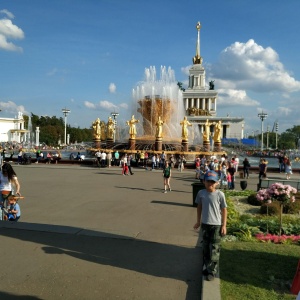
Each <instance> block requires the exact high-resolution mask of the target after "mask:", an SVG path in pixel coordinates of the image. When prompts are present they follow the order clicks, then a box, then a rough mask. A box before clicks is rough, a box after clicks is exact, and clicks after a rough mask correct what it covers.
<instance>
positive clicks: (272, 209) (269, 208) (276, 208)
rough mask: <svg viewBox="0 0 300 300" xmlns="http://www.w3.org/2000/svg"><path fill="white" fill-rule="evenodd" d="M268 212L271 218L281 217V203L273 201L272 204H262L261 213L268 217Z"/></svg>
mask: <svg viewBox="0 0 300 300" xmlns="http://www.w3.org/2000/svg"><path fill="white" fill-rule="evenodd" d="M267 212H268V215H269V216H274V215H279V213H280V203H279V201H273V202H272V203H270V204H266V203H264V204H262V206H261V207H260V213H261V214H262V215H266V214H267Z"/></svg>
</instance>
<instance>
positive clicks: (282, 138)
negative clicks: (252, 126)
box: [249, 125, 300, 150]
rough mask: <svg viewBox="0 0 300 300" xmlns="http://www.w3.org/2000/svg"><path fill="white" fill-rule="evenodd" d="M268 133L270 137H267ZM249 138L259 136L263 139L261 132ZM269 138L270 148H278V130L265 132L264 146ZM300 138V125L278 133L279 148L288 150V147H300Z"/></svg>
mask: <svg viewBox="0 0 300 300" xmlns="http://www.w3.org/2000/svg"><path fill="white" fill-rule="evenodd" d="M267 135H268V137H267ZM249 138H257V139H258V140H259V141H261V134H259V135H257V136H256V137H255V136H251V135H250V136H249ZM267 138H268V139H269V145H268V146H269V148H270V149H276V132H269V133H267V132H264V134H263V139H264V146H265V147H264V148H266V145H267ZM299 139H300V126H295V125H294V126H293V128H289V129H287V130H286V131H285V132H282V133H281V134H277V148H278V149H281V150H288V149H296V148H299V146H300V145H299V143H298V141H299Z"/></svg>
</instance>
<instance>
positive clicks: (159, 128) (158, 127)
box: [155, 116, 165, 138]
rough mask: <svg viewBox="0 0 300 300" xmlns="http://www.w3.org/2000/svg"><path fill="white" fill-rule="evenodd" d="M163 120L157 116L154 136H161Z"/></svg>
mask: <svg viewBox="0 0 300 300" xmlns="http://www.w3.org/2000/svg"><path fill="white" fill-rule="evenodd" d="M164 123H165V122H164V121H163V120H162V119H161V117H160V116H159V117H158V120H157V122H156V135H155V137H156V138H162V126H163V124H164Z"/></svg>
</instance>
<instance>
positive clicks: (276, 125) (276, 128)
mask: <svg viewBox="0 0 300 300" xmlns="http://www.w3.org/2000/svg"><path fill="white" fill-rule="evenodd" d="M275 131H276V150H277V149H278V122H276V124H275Z"/></svg>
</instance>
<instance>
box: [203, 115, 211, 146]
mask: <svg viewBox="0 0 300 300" xmlns="http://www.w3.org/2000/svg"><path fill="white" fill-rule="evenodd" d="M210 125H212V123H209V122H208V119H206V122H205V124H204V131H203V142H204V141H206V142H209V136H210Z"/></svg>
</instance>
